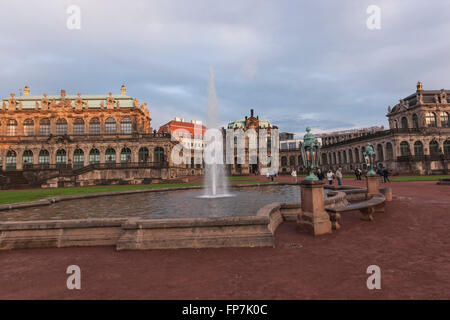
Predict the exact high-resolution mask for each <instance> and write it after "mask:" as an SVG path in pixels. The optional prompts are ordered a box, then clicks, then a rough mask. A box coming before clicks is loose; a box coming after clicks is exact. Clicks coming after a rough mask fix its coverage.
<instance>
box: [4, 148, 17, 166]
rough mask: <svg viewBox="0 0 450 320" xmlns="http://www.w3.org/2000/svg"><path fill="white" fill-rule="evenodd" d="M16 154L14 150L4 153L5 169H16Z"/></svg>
mask: <svg viewBox="0 0 450 320" xmlns="http://www.w3.org/2000/svg"><path fill="white" fill-rule="evenodd" d="M16 161H17V154H16V152H15V151H14V150H9V151H8V152H7V153H6V170H7V171H9V170H16Z"/></svg>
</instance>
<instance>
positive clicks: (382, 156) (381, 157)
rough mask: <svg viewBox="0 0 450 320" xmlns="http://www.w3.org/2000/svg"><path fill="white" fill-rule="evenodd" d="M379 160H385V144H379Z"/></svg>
mask: <svg viewBox="0 0 450 320" xmlns="http://www.w3.org/2000/svg"><path fill="white" fill-rule="evenodd" d="M377 160H378V161H384V154H383V146H382V145H381V144H378V145H377Z"/></svg>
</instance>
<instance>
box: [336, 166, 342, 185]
mask: <svg viewBox="0 0 450 320" xmlns="http://www.w3.org/2000/svg"><path fill="white" fill-rule="evenodd" d="M335 176H336V178H337V181H338V186H342V168H338V169H337V170H336V173H335Z"/></svg>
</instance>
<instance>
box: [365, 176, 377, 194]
mask: <svg viewBox="0 0 450 320" xmlns="http://www.w3.org/2000/svg"><path fill="white" fill-rule="evenodd" d="M379 186H380V177H379V176H378V175H376V174H371V175H367V197H368V198H372V197H373V196H376V195H379V194H380V190H379Z"/></svg>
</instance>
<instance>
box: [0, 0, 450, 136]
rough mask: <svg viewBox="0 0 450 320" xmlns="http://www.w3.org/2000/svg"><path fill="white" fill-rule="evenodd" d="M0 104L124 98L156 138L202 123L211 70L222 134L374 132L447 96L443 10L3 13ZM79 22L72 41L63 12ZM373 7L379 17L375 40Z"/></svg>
mask: <svg viewBox="0 0 450 320" xmlns="http://www.w3.org/2000/svg"><path fill="white" fill-rule="evenodd" d="M0 3H1V7H0V61H1V68H0V95H1V96H2V97H8V96H9V95H10V93H11V92H14V93H16V94H19V93H20V92H19V90H23V87H24V86H25V85H28V86H29V87H30V88H31V94H43V93H47V94H57V93H59V92H60V90H61V89H65V90H66V92H67V93H68V94H76V93H78V92H81V93H82V94H107V93H108V92H113V93H120V86H121V85H122V83H124V84H125V85H126V87H127V93H128V94H129V95H130V96H132V97H136V98H138V99H139V101H140V102H141V103H143V102H147V103H148V105H147V108H149V109H150V112H151V117H152V123H151V125H152V127H153V128H155V129H157V128H159V126H161V125H163V124H164V123H166V122H168V121H170V120H172V119H173V118H174V117H176V116H177V117H182V118H185V119H186V120H194V119H195V120H196V119H199V120H203V121H205V120H206V110H207V97H208V92H207V85H208V78H209V68H210V66H212V68H213V70H214V74H215V85H216V90H217V96H218V99H219V108H220V121H221V123H222V124H223V125H225V124H226V123H228V122H231V121H233V120H236V119H239V118H243V117H244V116H245V115H249V114H250V109H251V108H253V109H254V110H255V114H256V115H258V116H259V117H260V119H265V120H269V121H271V122H272V123H273V124H275V125H277V126H278V127H279V129H280V131H288V132H293V133H296V134H298V135H303V133H304V131H305V128H306V127H307V126H310V127H312V128H313V132H317V133H319V132H329V131H334V130H342V129H351V128H361V127H370V126H376V125H384V126H385V127H387V118H386V112H387V107H388V105H391V106H394V105H395V104H396V103H398V101H399V99H402V98H404V97H406V96H408V95H410V94H412V93H414V92H415V89H416V83H417V81H418V80H420V81H422V82H423V86H424V89H425V90H426V89H441V88H446V89H449V88H450V59H448V57H449V55H450V38H449V37H448V35H449V34H450V19H449V18H448V17H449V14H450V1H442V0H427V1H423V0H421V1H419V0H396V1H392V0H370V1H366V0H358V1H355V0H340V1H335V0H316V1H306V0H304V1H300V0H291V1H287V0H277V1H271V0H263V1H262V0H259V1H250V0H239V1H236V0H229V1H218V0H216V1H212V0H189V1H186V0H184V1H181V0H180V1H172V0H162V1H148V0H147V1H140V0H129V1H123V0H120V1H118V0H108V1H106V0H96V1H92V0H89V1H87V0H70V1H69V0H40V1H29V0H28V1H22V0H14V1H10V0H8V1H6V0H0ZM71 5H76V6H78V8H79V9H80V29H69V28H68V27H67V20H68V19H70V18H71V16H72V15H71V13H67V8H68V7H70V6H71ZM370 5H376V6H378V7H379V8H380V29H374V30H371V29H369V28H368V27H367V20H368V18H369V17H370V16H371V14H368V13H367V8H368V7H369V6H370Z"/></svg>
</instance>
